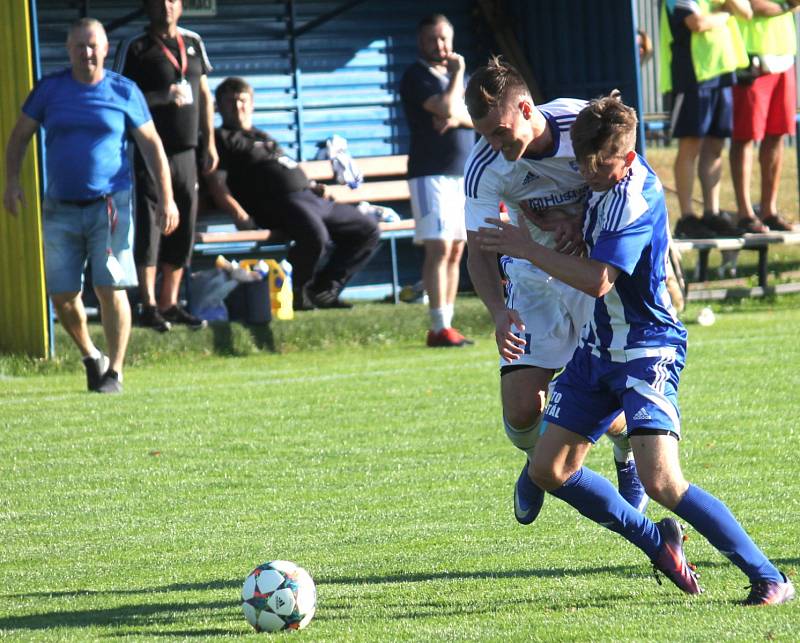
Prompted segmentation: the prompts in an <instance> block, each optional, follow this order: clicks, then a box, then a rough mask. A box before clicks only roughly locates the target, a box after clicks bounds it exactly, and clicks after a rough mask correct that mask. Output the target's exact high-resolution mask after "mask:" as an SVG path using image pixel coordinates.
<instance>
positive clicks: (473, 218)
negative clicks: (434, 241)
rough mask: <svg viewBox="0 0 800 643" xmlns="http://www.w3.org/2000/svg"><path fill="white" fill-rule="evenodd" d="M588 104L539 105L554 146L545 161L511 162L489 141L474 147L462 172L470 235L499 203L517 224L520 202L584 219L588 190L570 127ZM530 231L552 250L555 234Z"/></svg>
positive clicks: (494, 213)
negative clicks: (563, 210)
mask: <svg viewBox="0 0 800 643" xmlns="http://www.w3.org/2000/svg"><path fill="white" fill-rule="evenodd" d="M585 105H586V101H584V100H578V99H574V98H559V99H557V100H554V101H551V102H549V103H545V104H544V105H539V106H538V109H539V111H540V112H541V113H542V114H543V115H544V117H545V118H546V119H547V121H548V123H549V124H550V127H551V130H552V132H553V138H554V143H555V149H554V151H553V152H552V153H551V154H549V155H547V156H541V157H536V158H521V159H520V160H518V161H507V160H506V159H505V158H503V155H502V154H501V153H500V152H499V151H495V150H493V149H492V148H491V146H490V145H489V143H488V142H487V141H486V139H485V138H481V139H480V140H479V141H478V142H477V143H476V144H475V147H474V148H473V149H472V152H471V153H470V156H469V158H468V159H467V163H466V165H465V168H464V191H465V192H466V196H467V200H466V209H465V217H466V225H467V230H472V231H476V230H477V229H478V228H480V227H485V226H486V225H487V224H486V222H485V219H486V218H487V217H495V218H496V217H497V206H498V204H499V202H500V201H503V202H504V203H505V204H506V206H507V207H508V212H509V217H510V218H511V221H512V223H514V224H517V223H518V222H519V221H520V209H519V205H518V204H519V203H520V202H521V201H527V202H528V204H529V205H530V206H531V209H533V210H534V211H537V210H544V209H547V208H551V207H561V208H563V209H565V210H566V211H567V212H569V213H571V214H573V215H575V216H578V217H580V216H583V206H584V203H585V201H586V195H587V193H588V190H589V188H588V186H587V185H586V179H584V178H583V177H582V176H581V174H580V172H579V171H578V164H577V162H576V161H575V153H574V152H573V150H572V138H571V136H570V126H571V125H572V123H573V121H574V120H575V117H576V116H577V115H578V112H580V111H581V109H583V108H584V106H585ZM522 220H523V221H525V219H524V217H522ZM529 227H530V228H531V232H532V236H533V238H534V240H535V241H537V242H539V243H541V244H543V245H546V246H548V247H552V246H553V238H552V233H549V232H544V231H542V230H540V229H539V228H536V227H535V226H529Z"/></svg>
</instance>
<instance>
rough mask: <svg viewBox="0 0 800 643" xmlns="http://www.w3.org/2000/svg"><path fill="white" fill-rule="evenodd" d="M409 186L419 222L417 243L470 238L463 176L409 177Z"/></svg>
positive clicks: (416, 221)
mask: <svg viewBox="0 0 800 643" xmlns="http://www.w3.org/2000/svg"><path fill="white" fill-rule="evenodd" d="M408 189H409V192H410V193H411V212H412V214H413V215H414V221H415V223H416V226H415V229H414V243H422V242H423V241H427V240H428V239H448V240H451V241H465V240H466V239H467V229H466V227H465V225H464V203H465V199H466V197H465V196H464V177H463V176H418V177H416V178H413V179H409V180H408Z"/></svg>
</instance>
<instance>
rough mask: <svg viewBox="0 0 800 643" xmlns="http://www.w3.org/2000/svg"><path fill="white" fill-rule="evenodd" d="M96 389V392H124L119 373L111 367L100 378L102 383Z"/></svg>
mask: <svg viewBox="0 0 800 643" xmlns="http://www.w3.org/2000/svg"><path fill="white" fill-rule="evenodd" d="M94 390H95V392H96V393H122V382H120V381H119V373H117V372H116V371H114V370H112V369H110V368H109V369H108V370H107V371H106V372H105V374H104V375H103V377H102V378H101V379H100V384H99V385H98V386H97V388H96V389H94Z"/></svg>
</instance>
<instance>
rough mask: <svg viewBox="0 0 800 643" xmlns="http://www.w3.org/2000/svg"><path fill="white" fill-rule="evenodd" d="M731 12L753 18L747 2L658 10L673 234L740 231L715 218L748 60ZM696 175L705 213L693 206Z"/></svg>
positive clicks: (669, 5) (694, 0)
mask: <svg viewBox="0 0 800 643" xmlns="http://www.w3.org/2000/svg"><path fill="white" fill-rule="evenodd" d="M734 16H741V17H742V18H745V19H747V18H750V17H751V16H752V10H751V8H750V4H749V3H748V2H747V0H724V1H722V0H665V2H664V4H663V9H662V15H661V34H660V35H661V39H660V40H661V54H662V56H661V60H662V74H661V78H662V91H672V92H673V94H674V106H673V110H672V118H671V129H672V136H673V137H675V138H677V139H678V141H679V142H678V154H677V156H676V157H675V165H674V171H675V187H676V189H677V192H678V201H679V203H680V207H681V215H682V216H681V218H680V219H679V220H678V223H677V225H676V226H675V236H676V237H678V238H713V237H725V236H738V233H737V230H736V227H735V226H734V225H733V224H732V223H731V222H729V221H728V220H726V219H725V217H723V216H721V215H720V203H719V191H720V176H721V171H722V149H723V146H724V144H725V139H726V138H728V137H729V136H730V135H731V130H732V127H733V109H732V104H733V98H732V90H731V88H732V86H733V84H734V82H735V74H734V72H735V70H736V69H737V68H739V67H744V66H746V65H747V55H746V51H745V48H744V43H743V41H742V39H741V35H740V34H739V30H738V25H737V22H736V20H735V19H734ZM695 174H697V175H698V176H699V179H700V186H701V188H702V191H703V215H702V218H701V217H698V216H697V215H696V213H695V212H694V208H693V207H692V189H693V187H694V178H695Z"/></svg>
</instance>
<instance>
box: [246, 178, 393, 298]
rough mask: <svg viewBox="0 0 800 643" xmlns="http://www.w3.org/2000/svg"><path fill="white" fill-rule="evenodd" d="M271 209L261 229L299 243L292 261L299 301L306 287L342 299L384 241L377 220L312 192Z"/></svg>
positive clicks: (295, 194) (294, 194) (297, 194)
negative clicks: (273, 229)
mask: <svg viewBox="0 0 800 643" xmlns="http://www.w3.org/2000/svg"><path fill="white" fill-rule="evenodd" d="M266 208H267V209H268V210H269V218H268V219H267V218H266V217H264V218H262V217H259V216H258V215H256V223H257V224H258V225H259V227H262V228H277V229H279V230H281V231H282V232H284V233H286V235H287V236H288V237H289V238H290V239H292V240H293V241H294V246H292V248H291V249H290V250H289V255H288V257H287V258H288V259H289V262H290V263H291V264H292V287H293V289H294V291H295V295H296V296H299V295H301V293H302V292H303V288H304V287H306V288H307V290H308V291H309V292H311V293H322V292H333V293H335V294H337V295H338V293H339V292H340V291H341V290H342V288H343V287H344V285H345V284H346V283H347V281H348V280H349V279H350V278H351V277H352V276H353V275H354V274H355V273H356V272H358V271H359V270H360V269H361V268H362V267H363V266H364V264H366V263H367V261H369V259H370V257H371V256H372V252H373V250H374V249H375V246H377V245H378V241H379V239H380V229H379V228H378V224H377V223H376V222H375V221H374V219H373V218H372V217H370V216H365V215H363V214H361V212H359V211H358V210H357V209H356V208H355V206H352V205H345V204H343V203H334V202H333V201H329V200H328V199H323V198H322V197H319V196H317V195H316V194H314V193H313V192H311V191H310V190H301V191H299V192H291V193H289V194H287V195H285V196H284V197H283V198H282V199H280V200H279V201H276V202H272V203H270V204H268V205H266Z"/></svg>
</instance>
